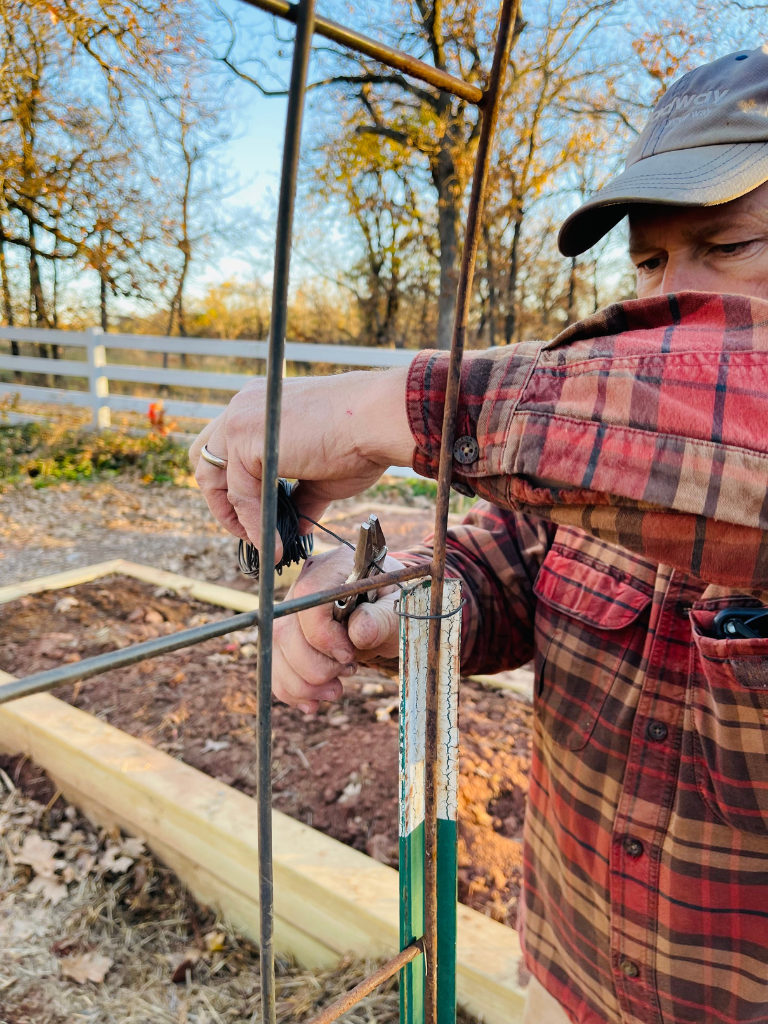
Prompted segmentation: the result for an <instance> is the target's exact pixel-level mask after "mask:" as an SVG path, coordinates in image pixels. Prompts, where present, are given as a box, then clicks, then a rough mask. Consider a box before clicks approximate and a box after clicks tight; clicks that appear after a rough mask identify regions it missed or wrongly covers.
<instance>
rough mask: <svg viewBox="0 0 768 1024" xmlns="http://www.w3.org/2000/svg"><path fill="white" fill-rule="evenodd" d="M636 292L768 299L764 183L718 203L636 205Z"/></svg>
mask: <svg viewBox="0 0 768 1024" xmlns="http://www.w3.org/2000/svg"><path fill="white" fill-rule="evenodd" d="M629 255H630V258H631V260H632V262H633V263H634V265H635V269H636V272H637V294H638V296H639V297H640V298H645V297H646V296H649V295H665V294H667V293H669V292H682V291H696V292H721V293H730V294H732V295H750V296H753V297H754V298H759V299H768V182H766V183H765V184H763V185H760V187H759V188H756V189H755V190H754V191H753V192H750V193H749V194H748V195H746V196H742V197H741V198H740V199H734V200H733V201H732V202H730V203H723V204H722V205H721V206H706V207H701V206H697V207H687V206H659V205H639V204H638V205H636V206H633V207H631V208H630V212H629Z"/></svg>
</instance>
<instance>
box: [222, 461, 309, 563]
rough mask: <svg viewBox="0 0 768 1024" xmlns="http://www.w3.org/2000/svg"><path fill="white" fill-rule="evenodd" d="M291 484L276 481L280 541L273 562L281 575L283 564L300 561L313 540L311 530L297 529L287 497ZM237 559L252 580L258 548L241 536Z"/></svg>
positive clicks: (288, 496) (303, 558)
mask: <svg viewBox="0 0 768 1024" xmlns="http://www.w3.org/2000/svg"><path fill="white" fill-rule="evenodd" d="M294 486H295V485H294V484H291V483H289V482H288V481H287V480H283V479H280V480H278V482H277V532H278V533H279V534H280V539H281V540H282V542H283V556H282V558H281V559H280V561H279V562H278V563H277V565H276V566H275V571H276V572H277V574H278V576H280V575H282V572H283V569H284V568H285V567H286V566H288V565H294V564H296V565H300V564H301V562H303V561H305V560H306V559H307V558H309V556H310V555H311V554H312V548H313V546H314V543H315V539H314V537H313V535H312V534H311V533H308V534H305V535H304V536H302V535H301V534H300V533H299V515H298V513H297V511H296V507H295V505H294V504H293V502H292V501H291V491H292V490H293V488H294ZM304 518H306V516H305V517H304ZM237 560H238V562H239V563H240V571H241V572H242V573H244V574H245V575H246V576H250V577H251V578H252V579H255V580H257V579H258V578H259V552H258V549H257V548H256V547H255V546H254V545H253V544H251V543H250V542H249V541H247V540H241V541H240V544H239V545H238V548H237Z"/></svg>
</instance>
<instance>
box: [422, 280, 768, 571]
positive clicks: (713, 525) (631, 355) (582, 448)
mask: <svg viewBox="0 0 768 1024" xmlns="http://www.w3.org/2000/svg"><path fill="white" fill-rule="evenodd" d="M448 358H449V357H448V354H447V353H438V352H425V353H421V354H420V355H419V356H418V357H417V358H416V359H415V360H414V362H413V364H412V366H411V370H410V374H409V379H408V389H407V408H408V416H409V421H410V425H411V431H412V433H413V437H414V441H415V445H416V451H415V456H414V468H415V469H416V470H417V471H418V472H420V473H422V474H424V475H427V476H432V477H434V476H436V475H437V465H438V461H439V449H440V438H441V434H442V418H443V408H444V404H445V388H446V381H447V373H448ZM456 436H457V437H459V436H464V437H469V438H472V439H474V440H475V441H476V442H477V445H476V458H475V459H474V461H471V462H469V463H467V462H461V461H459V460H458V459H454V464H453V479H454V483H457V484H459V486H460V487H461V486H463V488H464V489H466V488H467V487H470V488H471V489H472V490H473V491H474V492H475V493H476V494H478V495H480V496H481V497H483V498H486V499H487V500H488V501H489V502H492V503H493V504H494V505H496V506H498V507H500V508H502V509H508V510H514V511H517V512H522V513H526V514H529V515H533V516H538V517H542V518H544V519H547V520H549V521H551V522H552V523H555V524H567V525H571V526H577V527H580V528H582V529H585V530H587V531H588V532H590V533H592V534H594V535H596V536H598V537H601V538H602V539H605V540H607V541H610V542H612V543H617V544H621V545H622V546H624V547H628V548H630V549H632V550H635V551H637V552H638V553H640V554H642V555H644V556H646V557H649V558H652V559H654V560H655V561H658V562H663V563H665V564H669V565H673V566H675V567H677V568H679V569H682V570H684V571H686V572H689V573H692V574H694V575H696V576H700V577H701V578H703V579H705V580H707V581H709V582H713V583H720V584H723V585H726V586H732V587H741V588H746V589H751V590H757V591H765V590H766V589H768V303H766V302H763V301H759V300H756V299H750V298H748V297H745V296H729V295H714V294H703V293H694V292H687V293H682V294H679V295H670V296H661V297H657V298H653V299H644V300H634V301H631V302H625V303H621V304H617V305H614V306H611V307H608V308H607V309H606V310H604V311H602V312H601V313H599V314H596V315H595V316H594V317H591V318H590V319H589V320H586V321H582V322H581V323H579V324H575V325H574V326H573V327H571V328H569V329H568V330H566V331H564V332H563V333H562V334H561V335H559V337H557V338H556V339H555V340H554V341H552V342H549V343H546V344H540V343H533V342H525V343H523V344H521V345H517V346H514V347H512V348H509V349H500V350H495V351H493V352H488V353H486V352H477V353H469V354H468V356H467V357H466V358H465V361H464V365H463V368H462V378H461V390H460V401H459V411H458V422H457V430H456ZM473 450H474V449H473Z"/></svg>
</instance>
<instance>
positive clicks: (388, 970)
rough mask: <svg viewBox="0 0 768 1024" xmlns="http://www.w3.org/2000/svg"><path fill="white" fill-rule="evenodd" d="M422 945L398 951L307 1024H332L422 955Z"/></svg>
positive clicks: (415, 944)
mask: <svg viewBox="0 0 768 1024" xmlns="http://www.w3.org/2000/svg"><path fill="white" fill-rule="evenodd" d="M423 952H424V951H423V949H422V947H421V941H420V940H419V941H418V942H414V943H413V944H412V945H411V946H406V948H405V949H404V950H403V951H402V953H398V954H397V956H395V957H393V958H392V959H391V960H390V961H389V962H388V963H386V964H383V965H382V966H381V967H380V968H379V969H378V971H374V972H373V974H370V975H369V976H368V977H367V978H366V979H365V981H361V982H360V984H359V985H356V986H355V987H354V988H353V989H350V990H349V992H347V993H346V994H345V995H343V996H341V998H340V999H337V1000H336V1002H335V1003H331V1005H330V1006H326V1008H325V1009H324V1010H323V1011H322V1013H320V1014H318V1016H317V1017H313V1018H312V1020H310V1021H308V1022H307V1024H332V1021H334V1020H338V1019H339V1017H340V1016H341V1015H342V1013H346V1012H347V1010H351V1009H352V1007H353V1006H354V1005H355V1004H356V1003H359V1002H360V1000H361V999H365V997H366V996H367V995H370V993H371V992H373V990H374V989H375V988H378V986H379V985H381V983H382V982H384V981H386V980H387V978H391V977H392V976H393V975H394V974H397V972H398V971H401V970H402V969H403V967H405V965H406V964H409V963H410V962H411V961H412V960H415V959H416V957H417V956H421V954H422V953H423Z"/></svg>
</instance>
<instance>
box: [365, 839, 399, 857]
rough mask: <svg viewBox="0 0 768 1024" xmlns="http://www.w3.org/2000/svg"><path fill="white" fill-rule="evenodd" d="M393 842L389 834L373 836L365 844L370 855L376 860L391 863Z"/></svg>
mask: <svg viewBox="0 0 768 1024" xmlns="http://www.w3.org/2000/svg"><path fill="white" fill-rule="evenodd" d="M392 847H393V843H392V841H391V840H390V838H389V836H385V835H380V834H379V835H375V836H371V838H370V839H369V840H368V842H367V843H366V844H365V849H366V852H367V854H368V856H369V857H373V859H374V860H378V861H380V862H381V863H382V864H391V863H392V861H391V859H390V853H391V852H392Z"/></svg>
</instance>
